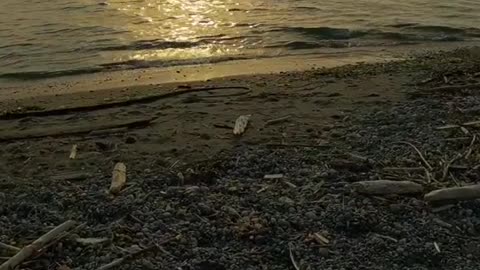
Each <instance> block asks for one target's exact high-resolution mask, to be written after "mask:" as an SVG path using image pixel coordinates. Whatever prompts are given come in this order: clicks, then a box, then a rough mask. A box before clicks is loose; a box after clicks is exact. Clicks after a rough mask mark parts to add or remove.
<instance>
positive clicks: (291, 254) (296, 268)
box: [288, 245, 300, 270]
mask: <svg viewBox="0 0 480 270" xmlns="http://www.w3.org/2000/svg"><path fill="white" fill-rule="evenodd" d="M288 251H289V254H290V261H291V262H292V265H293V267H294V268H295V270H300V267H299V266H298V264H297V261H295V257H293V252H292V246H291V245H289V247H288Z"/></svg>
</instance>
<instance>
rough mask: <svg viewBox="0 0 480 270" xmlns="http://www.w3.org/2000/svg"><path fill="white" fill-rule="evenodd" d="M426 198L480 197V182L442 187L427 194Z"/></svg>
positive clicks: (465, 198) (454, 198) (458, 199)
mask: <svg viewBox="0 0 480 270" xmlns="http://www.w3.org/2000/svg"><path fill="white" fill-rule="evenodd" d="M424 198H425V200H426V201H428V202H438V201H450V200H453V201H464V200H473V199H478V198H480V184H477V185H471V186H464V187H452V188H442V189H438V190H434V191H432V192H430V193H428V194H426V195H425V197H424Z"/></svg>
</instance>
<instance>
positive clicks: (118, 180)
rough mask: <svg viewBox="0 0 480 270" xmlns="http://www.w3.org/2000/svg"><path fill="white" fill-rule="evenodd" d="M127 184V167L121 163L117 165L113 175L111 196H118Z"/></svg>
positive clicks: (110, 189)
mask: <svg viewBox="0 0 480 270" xmlns="http://www.w3.org/2000/svg"><path fill="white" fill-rule="evenodd" d="M126 183H127V166H125V164H123V163H121V162H119V163H117V164H115V167H114V168H113V174H112V183H111V184H110V188H109V192H110V193H111V194H114V195H116V194H118V193H120V191H121V190H122V188H123V187H124V186H125V184H126Z"/></svg>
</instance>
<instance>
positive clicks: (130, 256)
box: [97, 236, 176, 270]
mask: <svg viewBox="0 0 480 270" xmlns="http://www.w3.org/2000/svg"><path fill="white" fill-rule="evenodd" d="M175 238H176V236H173V237H170V238H167V239H166V240H164V241H162V242H160V243H157V244H155V245H152V246H150V247H147V248H144V249H142V250H139V251H136V252H132V253H130V254H128V255H126V256H124V257H122V258H119V259H116V260H114V261H112V262H111V263H108V264H105V265H103V266H101V267H100V268H98V269H97V270H108V269H111V268H116V267H117V266H119V265H121V264H122V263H124V262H126V261H128V260H131V259H135V258H136V257H138V256H140V255H142V254H144V253H146V252H150V251H154V250H156V249H158V248H159V247H160V245H163V244H166V243H168V242H170V241H172V240H174V239H175Z"/></svg>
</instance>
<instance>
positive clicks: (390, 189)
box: [352, 180, 423, 195]
mask: <svg viewBox="0 0 480 270" xmlns="http://www.w3.org/2000/svg"><path fill="white" fill-rule="evenodd" d="M352 188H353V189H354V190H356V191H357V192H359V193H362V194H368V195H389V194H412V193H420V192H422V191H423V186H422V185H419V184H417V183H414V182H410V181H391V180H374V181H362V182H357V183H353V184H352Z"/></svg>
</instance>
